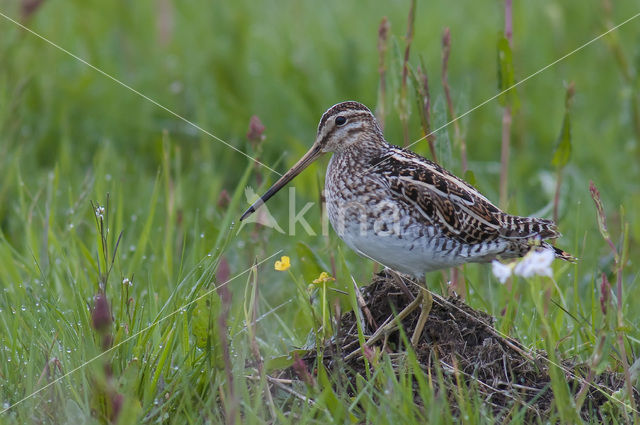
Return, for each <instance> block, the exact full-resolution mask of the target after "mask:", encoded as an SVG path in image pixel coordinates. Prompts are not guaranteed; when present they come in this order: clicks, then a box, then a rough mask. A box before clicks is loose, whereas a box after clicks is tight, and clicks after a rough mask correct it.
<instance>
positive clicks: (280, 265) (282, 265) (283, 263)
mask: <svg viewBox="0 0 640 425" xmlns="http://www.w3.org/2000/svg"><path fill="white" fill-rule="evenodd" d="M289 267H291V261H290V258H289V257H287V256H286V255H283V256H282V257H280V261H276V264H275V265H274V268H275V269H276V270H278V271H279V272H284V271H287V270H289Z"/></svg>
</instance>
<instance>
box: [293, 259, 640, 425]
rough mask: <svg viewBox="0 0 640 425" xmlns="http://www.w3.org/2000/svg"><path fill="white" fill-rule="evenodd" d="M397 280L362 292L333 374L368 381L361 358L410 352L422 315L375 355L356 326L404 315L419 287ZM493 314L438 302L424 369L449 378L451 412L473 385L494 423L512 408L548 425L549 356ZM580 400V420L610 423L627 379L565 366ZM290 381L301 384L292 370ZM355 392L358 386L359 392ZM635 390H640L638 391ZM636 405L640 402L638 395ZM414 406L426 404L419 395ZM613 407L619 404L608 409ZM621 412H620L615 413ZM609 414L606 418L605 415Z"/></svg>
mask: <svg viewBox="0 0 640 425" xmlns="http://www.w3.org/2000/svg"><path fill="white" fill-rule="evenodd" d="M398 280H399V278H398V277H397V276H395V275H391V274H390V273H388V272H386V271H383V272H381V273H379V274H378V275H376V276H374V279H373V281H372V282H371V284H370V285H368V286H367V287H365V288H362V298H361V304H362V305H361V311H362V314H361V315H359V316H360V317H361V319H357V317H356V315H355V314H353V312H349V313H348V314H345V315H344V316H343V317H342V318H341V321H340V326H339V330H338V336H337V338H335V339H334V340H333V341H331V342H330V343H328V344H327V346H326V347H325V348H324V350H323V359H322V361H323V363H324V364H325V366H326V367H327V368H328V369H329V370H338V369H339V370H340V371H342V372H345V371H346V373H347V378H348V379H350V380H355V376H356V375H357V374H361V375H363V376H364V375H365V366H364V360H363V353H364V352H365V351H367V356H372V355H374V353H375V352H376V351H384V352H387V353H389V354H392V355H397V354H402V353H404V352H406V344H405V343H404V342H403V341H407V340H409V339H410V338H411V336H412V334H413V331H414V329H415V327H416V323H417V322H418V317H419V315H420V309H419V308H418V309H416V310H415V311H413V312H412V313H410V314H409V315H407V316H406V317H404V319H403V320H402V327H403V331H404V334H405V335H406V337H405V338H404V339H403V337H402V336H401V333H400V332H399V331H398V330H397V329H395V330H393V329H392V330H391V331H389V332H385V333H384V336H383V337H380V339H379V340H378V341H376V342H375V343H373V344H370V348H372V350H363V349H362V348H361V347H360V343H359V341H358V331H357V323H356V320H361V325H362V326H363V330H364V333H365V335H374V334H375V332H376V330H377V329H378V327H379V325H380V324H383V323H384V322H385V321H388V320H389V319H390V318H394V317H396V315H397V314H398V313H399V312H400V311H402V310H403V309H404V308H405V307H406V306H407V305H408V304H410V303H411V302H412V301H413V300H414V299H415V298H416V297H417V296H418V293H419V291H420V290H419V286H418V285H414V284H411V283H410V284H408V285H403V284H402V282H399V281H398ZM493 323H494V319H493V317H491V316H490V315H488V314H486V313H483V312H480V311H477V310H474V309H472V308H471V307H469V306H468V305H466V304H464V302H463V301H462V300H461V299H460V298H457V297H449V298H446V299H445V298H442V297H439V296H437V295H434V300H433V305H432V308H431V312H430V314H429V318H428V320H427V322H426V326H425V328H424V331H423V332H422V335H421V337H420V339H419V340H418V342H417V344H416V345H415V347H414V351H415V353H416V356H417V358H418V361H419V363H420V364H421V366H422V367H423V369H424V370H425V372H429V371H430V372H432V373H433V374H434V375H433V376H436V375H435V374H436V373H437V372H436V369H435V368H436V367H439V369H440V370H441V372H442V373H443V374H444V376H445V385H446V387H447V388H446V391H447V394H448V395H449V398H450V401H451V405H452V406H454V407H455V405H456V402H457V399H456V396H455V385H456V376H457V379H460V378H462V379H463V380H464V381H465V383H466V385H467V386H469V385H470V384H472V383H473V386H474V388H477V390H478V391H480V392H482V393H483V394H482V397H483V399H484V400H486V404H487V405H488V406H491V409H492V411H493V414H494V415H495V417H496V418H504V417H505V415H507V414H509V412H511V413H513V412H512V408H513V407H514V406H528V407H527V414H528V415H529V416H530V418H529V419H534V418H546V417H548V414H549V412H550V408H551V403H552V401H553V392H552V389H551V379H550V377H549V367H550V365H551V363H550V360H549V359H548V357H547V355H546V353H545V352H544V351H540V350H539V351H532V350H530V349H528V348H526V347H525V346H524V345H522V344H521V343H520V342H518V341H516V340H514V339H512V338H508V337H504V336H503V335H500V334H499V333H498V332H497V331H496V329H495V328H494V327H493ZM316 355H317V352H316V351H315V350H313V351H311V352H310V353H309V354H308V355H307V356H306V357H304V358H303V361H304V363H305V364H306V366H307V367H308V370H314V369H315V362H317V361H318V359H317V358H316ZM560 366H561V368H562V370H563V373H564V374H565V376H566V378H567V381H568V382H569V383H570V391H571V392H572V394H573V396H574V398H575V397H576V396H578V394H580V397H579V398H582V397H584V402H583V404H582V410H581V414H582V416H583V417H584V418H585V419H587V420H589V419H591V420H594V419H596V418H597V420H598V421H600V420H602V419H604V418H603V415H605V414H606V415H607V416H610V415H611V414H612V412H611V409H610V408H608V407H607V408H604V409H603V407H604V406H606V405H607V402H608V401H609V399H610V396H611V395H612V394H614V393H615V392H616V391H618V390H620V389H621V388H622V387H623V386H624V376H623V375H622V374H619V373H613V372H604V373H601V374H600V375H598V376H592V377H589V376H588V375H589V372H588V370H589V368H588V367H587V366H585V365H582V364H576V363H574V362H572V361H571V360H563V361H562V364H561V365H560ZM287 375H289V376H290V377H293V378H300V376H299V375H300V374H299V373H296V371H294V370H293V369H291V370H289V371H288V373H287ZM353 388H355V385H353ZM634 391H635V390H634ZM634 398H635V400H636V406H637V405H640V397H639V394H638V393H637V392H634ZM416 402H418V403H419V402H420V399H419V397H418V396H416ZM609 404H615V402H614V403H611V402H610V403H609ZM614 410H615V409H614ZM605 411H606V412H605Z"/></svg>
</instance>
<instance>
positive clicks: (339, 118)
mask: <svg viewBox="0 0 640 425" xmlns="http://www.w3.org/2000/svg"><path fill="white" fill-rule="evenodd" d="M346 122H347V119H346V118H345V117H343V116H342V115H339V116H337V117H336V125H344V123H346Z"/></svg>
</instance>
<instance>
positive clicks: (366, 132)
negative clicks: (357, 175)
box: [314, 101, 384, 153]
mask: <svg viewBox="0 0 640 425" xmlns="http://www.w3.org/2000/svg"><path fill="white" fill-rule="evenodd" d="M382 140H384V139H383V136H382V130H381V129H380V126H379V125H378V121H377V120H376V118H375V116H374V115H373V114H372V113H371V111H370V110H369V108H367V107H366V106H364V105H363V104H362V103H358V102H353V101H349V102H342V103H338V104H337V105H334V106H332V107H331V108H329V109H328V110H327V112H325V113H324V114H323V115H322V118H321V119H320V124H318V134H317V136H316V142H315V143H314V145H318V147H319V148H320V150H321V152H323V153H325V152H337V153H340V152H342V151H344V150H345V149H346V148H348V147H350V146H352V145H353V144H354V143H358V145H361V144H362V143H374V144H377V143H379V142H380V141H382ZM363 147H364V146H363Z"/></svg>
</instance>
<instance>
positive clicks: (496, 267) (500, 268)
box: [491, 260, 513, 283]
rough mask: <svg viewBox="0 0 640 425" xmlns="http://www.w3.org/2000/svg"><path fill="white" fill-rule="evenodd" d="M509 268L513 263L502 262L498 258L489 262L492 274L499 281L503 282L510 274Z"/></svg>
mask: <svg viewBox="0 0 640 425" xmlns="http://www.w3.org/2000/svg"><path fill="white" fill-rule="evenodd" d="M511 269H513V263H511V264H502V263H501V262H500V261H498V260H493V261H492V262H491V270H492V271H493V275H494V276H495V277H497V278H498V280H499V281H500V283H505V282H506V281H507V279H509V277H510V276H511Z"/></svg>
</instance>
